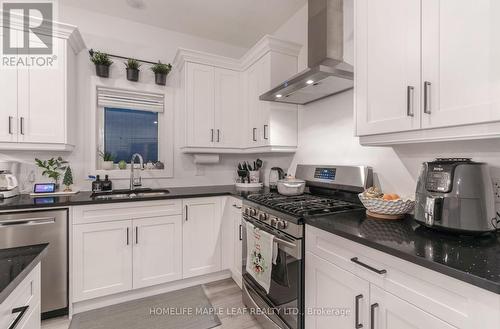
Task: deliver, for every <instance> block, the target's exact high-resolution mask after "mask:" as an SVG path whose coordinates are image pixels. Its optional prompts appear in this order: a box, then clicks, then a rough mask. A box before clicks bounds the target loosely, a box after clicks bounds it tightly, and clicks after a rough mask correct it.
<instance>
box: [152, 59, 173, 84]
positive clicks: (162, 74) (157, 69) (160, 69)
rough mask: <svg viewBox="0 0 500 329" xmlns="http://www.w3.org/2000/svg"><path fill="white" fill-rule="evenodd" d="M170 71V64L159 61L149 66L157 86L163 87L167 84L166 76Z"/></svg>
mask: <svg viewBox="0 0 500 329" xmlns="http://www.w3.org/2000/svg"><path fill="white" fill-rule="evenodd" d="M170 70H172V65H171V64H164V63H162V62H160V61H158V63H156V64H154V65H153V66H151V71H153V72H154V74H155V82H156V84H157V85H161V86H164V85H165V84H166V83H167V75H168V74H169V73H170Z"/></svg>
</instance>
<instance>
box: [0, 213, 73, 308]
mask: <svg viewBox="0 0 500 329" xmlns="http://www.w3.org/2000/svg"><path fill="white" fill-rule="evenodd" d="M41 243H49V247H48V251H47V255H46V256H45V258H43V259H42V301H41V308H42V317H43V318H47V317H52V316H58V315H62V314H66V313H67V311H68V212H67V210H49V211H30V212H15V213H0V248H12V247H19V246H26V245H33V244H41Z"/></svg>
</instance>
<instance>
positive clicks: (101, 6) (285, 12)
mask: <svg viewBox="0 0 500 329" xmlns="http://www.w3.org/2000/svg"><path fill="white" fill-rule="evenodd" d="M306 2H307V0H85V1H82V0H60V3H62V4H64V5H69V6H74V7H79V8H83V9H87V10H91V11H95V12H99V13H102V14H107V15H111V16H117V17H121V18H125V19H129V20H132V21H136V22H139V23H144V24H149V25H154V26H157V27H161V28H165V29H169V30H174V31H178V32H182V33H187V34H192V35H196V36H199V37H203V38H207V39H212V40H217V41H222V42H225V43H228V44H231V45H235V46H240V47H245V48H249V47H251V46H252V45H253V44H254V43H255V42H256V41H257V40H259V39H260V38H261V37H262V36H263V35H265V34H269V33H272V32H274V31H275V30H276V29H277V28H278V27H279V26H281V25H282V24H283V23H284V22H286V21H287V19H288V18H289V17H290V16H292V15H293V14H294V13H295V12H297V10H298V9H300V8H301V7H302V6H303V5H304V4H305V3H306ZM134 7H138V8H134Z"/></svg>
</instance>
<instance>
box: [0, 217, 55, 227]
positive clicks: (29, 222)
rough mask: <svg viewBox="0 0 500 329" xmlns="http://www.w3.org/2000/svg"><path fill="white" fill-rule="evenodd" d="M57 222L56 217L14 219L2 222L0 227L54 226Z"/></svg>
mask: <svg viewBox="0 0 500 329" xmlns="http://www.w3.org/2000/svg"><path fill="white" fill-rule="evenodd" d="M55 222H56V219H55V218H54V217H41V218H27V219H14V220H5V221H1V222H0V227H2V226H4V227H13V226H34V225H44V224H54V223H55Z"/></svg>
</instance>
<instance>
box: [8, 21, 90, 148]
mask: <svg viewBox="0 0 500 329" xmlns="http://www.w3.org/2000/svg"><path fill="white" fill-rule="evenodd" d="M18 28H20V26H17V24H16V23H15V22H14V23H13V24H12V26H11V29H7V30H4V31H8V32H9V33H10V37H11V39H14V40H19V39H20V38H21V35H22V31H21V30H20V29H18ZM53 28H54V32H53V37H52V39H51V40H52V44H51V46H52V48H53V54H50V55H36V54H17V56H19V57H17V60H18V61H21V60H23V59H24V58H27V57H28V58H35V60H36V63H35V64H36V65H26V66H21V65H18V66H14V67H7V66H3V67H1V71H2V74H1V75H0V86H1V88H0V96H1V98H2V99H3V100H4V104H5V105H6V106H2V107H1V108H0V125H1V126H2V129H0V149H3V150H6V149H10V150H54V151H66V150H72V149H73V147H74V144H75V137H74V135H75V128H74V127H73V124H74V121H75V120H74V117H75V115H76V108H75V107H76V96H75V94H76V63H75V62H76V55H77V54H78V52H80V51H81V50H82V49H83V48H84V47H85V45H84V43H83V40H82V38H81V36H80V33H79V32H78V30H77V29H76V28H75V27H74V26H69V25H64V24H60V23H55V22H54V26H53ZM38 42H40V41H38ZM36 43H37V41H34V40H31V42H30V45H31V46H32V47H34V45H35V46H36ZM40 46H42V45H40ZM37 56H38V57H37ZM37 58H38V59H37ZM40 63H42V64H43V65H39V64H40ZM48 82H50V83H48Z"/></svg>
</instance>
